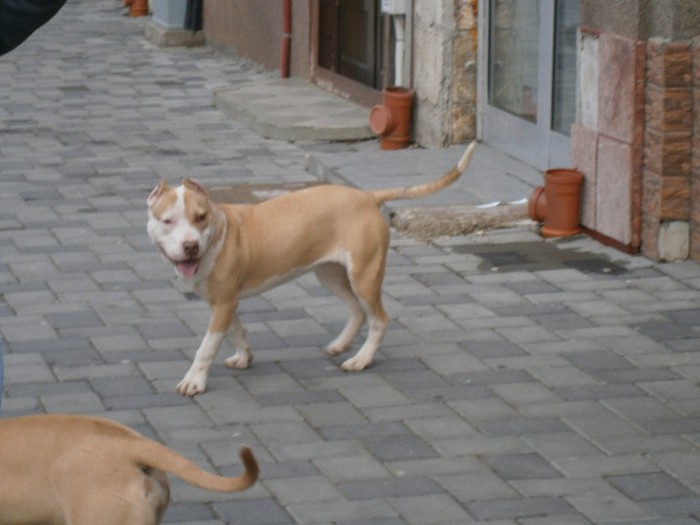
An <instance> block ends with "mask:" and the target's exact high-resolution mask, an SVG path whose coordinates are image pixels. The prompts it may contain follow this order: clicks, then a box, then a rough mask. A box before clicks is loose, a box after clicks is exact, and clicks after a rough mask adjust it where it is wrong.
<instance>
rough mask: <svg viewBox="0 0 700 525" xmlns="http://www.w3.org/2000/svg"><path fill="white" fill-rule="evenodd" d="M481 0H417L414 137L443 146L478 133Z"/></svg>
mask: <svg viewBox="0 0 700 525" xmlns="http://www.w3.org/2000/svg"><path fill="white" fill-rule="evenodd" d="M477 6H478V0H439V1H438V0H436V1H433V0H431V1H429V2H426V1H421V0H419V1H415V2H414V15H413V20H414V28H413V87H414V88H415V90H416V107H415V111H414V138H415V141H416V142H417V143H418V144H420V145H421V146H426V147H439V146H444V145H447V144H452V143H457V142H464V141H466V140H469V139H473V138H474V137H475V136H476V55H477V27H476V20H477V17H476V15H477Z"/></svg>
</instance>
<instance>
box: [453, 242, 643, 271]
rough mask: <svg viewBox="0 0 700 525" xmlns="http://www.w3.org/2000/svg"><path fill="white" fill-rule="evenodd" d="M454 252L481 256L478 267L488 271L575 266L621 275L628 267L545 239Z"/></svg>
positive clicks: (462, 247)
mask: <svg viewBox="0 0 700 525" xmlns="http://www.w3.org/2000/svg"><path fill="white" fill-rule="evenodd" d="M452 251H453V252H454V253H463V254H472V255H475V256H476V257H478V258H479V259H481V261H482V262H481V264H480V265H479V267H478V268H479V270H481V271H491V272H515V271H539V270H556V269H575V270H578V271H580V272H582V273H584V274H596V275H611V276H615V275H621V274H624V273H627V272H629V271H630V270H629V269H628V268H626V267H625V266H624V264H622V263H619V262H615V261H612V260H611V259H610V258H608V257H607V256H605V255H597V254H591V253H586V252H581V251H579V250H575V249H574V250H572V249H566V248H564V247H563V246H562V245H561V244H555V243H554V242H547V241H544V240H543V241H535V242H532V241H530V242H512V243H506V244H481V245H474V244H466V245H458V246H453V247H452Z"/></svg>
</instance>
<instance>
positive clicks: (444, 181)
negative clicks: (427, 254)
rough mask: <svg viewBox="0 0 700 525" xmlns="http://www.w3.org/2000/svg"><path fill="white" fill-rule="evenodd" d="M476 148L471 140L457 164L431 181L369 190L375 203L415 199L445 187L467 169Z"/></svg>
mask: <svg viewBox="0 0 700 525" xmlns="http://www.w3.org/2000/svg"><path fill="white" fill-rule="evenodd" d="M475 148H476V141H472V142H471V143H470V144H469V146H467V149H466V150H465V151H464V154H463V155H462V158H461V159H459V162H457V165H456V166H455V167H454V168H452V169H451V170H450V171H448V172H447V173H445V174H444V175H443V176H442V177H440V178H439V179H437V180H434V181H432V182H427V183H425V184H419V185H417V186H408V187H404V188H390V189H386V190H376V191H372V192H370V194H371V195H372V197H374V200H376V201H377V204H383V203H385V202H387V201H393V200H399V199H417V198H419V197H427V196H428V195H432V194H433V193H435V192H437V191H439V190H441V189H443V188H446V187H447V186H449V185H450V184H452V183H453V182H455V181H456V180H457V179H458V178H459V177H460V176H461V175H462V173H463V172H464V170H465V169H467V166H468V165H469V161H470V160H471V159H472V156H473V155H474V149H475Z"/></svg>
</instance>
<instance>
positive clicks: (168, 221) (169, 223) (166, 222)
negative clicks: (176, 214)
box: [163, 219, 173, 226]
mask: <svg viewBox="0 0 700 525" xmlns="http://www.w3.org/2000/svg"><path fill="white" fill-rule="evenodd" d="M172 223H173V220H172V219H163V224H167V225H168V226H170V225H171V224H172Z"/></svg>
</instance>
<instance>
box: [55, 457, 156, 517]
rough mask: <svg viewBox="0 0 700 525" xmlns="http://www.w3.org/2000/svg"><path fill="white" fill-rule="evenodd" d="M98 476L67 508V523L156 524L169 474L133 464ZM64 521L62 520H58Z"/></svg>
mask: <svg viewBox="0 0 700 525" xmlns="http://www.w3.org/2000/svg"><path fill="white" fill-rule="evenodd" d="M110 474H112V475H113V477H114V478H116V479H119V482H116V483H115V479H106V480H101V479H100V480H98V481H97V482H95V483H94V485H91V486H90V487H89V488H88V490H85V491H81V492H80V497H77V494H76V495H74V496H75V500H74V504H72V505H68V506H67V508H66V516H65V519H66V521H65V523H66V525H95V524H96V523H99V524H100V525H126V524H129V525H159V524H160V522H161V520H162V519H163V515H164V514H165V510H166V508H167V507H168V502H169V500H170V488H169V485H168V478H167V476H166V474H165V473H164V472H161V471H160V470H157V469H152V468H145V469H141V468H138V467H135V466H134V467H133V473H130V474H129V477H128V480H125V479H124V477H123V474H124V472H123V471H122V472H116V473H114V472H111V473H110ZM61 523H63V522H61Z"/></svg>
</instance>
